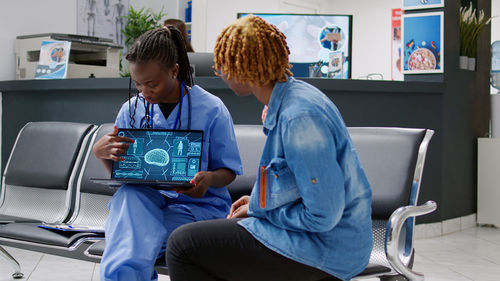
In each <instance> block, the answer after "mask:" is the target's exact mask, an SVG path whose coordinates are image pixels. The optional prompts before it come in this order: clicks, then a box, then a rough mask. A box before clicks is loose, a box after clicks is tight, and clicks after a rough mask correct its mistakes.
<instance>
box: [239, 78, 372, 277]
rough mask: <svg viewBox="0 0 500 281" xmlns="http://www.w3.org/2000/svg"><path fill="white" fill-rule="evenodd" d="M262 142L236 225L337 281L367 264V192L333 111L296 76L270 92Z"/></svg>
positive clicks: (369, 247) (369, 236)
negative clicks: (247, 198) (245, 203)
mask: <svg viewBox="0 0 500 281" xmlns="http://www.w3.org/2000/svg"><path fill="white" fill-rule="evenodd" d="M264 133H265V134H266V135H267V141H266V143H265V145H264V149H263V152H262V156H261V160H260V165H259V171H258V177H257V181H256V183H255V186H254V188H253V190H252V194H251V196H250V204H249V211H248V215H249V216H250V217H249V218H246V219H243V220H241V221H239V223H240V225H242V226H243V227H245V228H246V229H247V230H248V231H249V232H250V233H251V234H252V235H253V236H254V237H255V238H256V239H257V240H259V241H260V242H261V243H263V244H264V245H266V246H267V247H269V248H270V249H272V250H274V251H276V252H278V253H280V254H282V255H284V256H286V257H288V258H290V259H292V260H295V261H298V262H301V263H304V264H307V265H309V266H312V267H315V268H318V269H320V270H323V271H325V272H327V273H329V274H331V275H334V276H336V277H337V278H340V279H344V280H346V279H350V278H352V277H353V276H355V275H356V274H358V273H360V272H361V271H362V270H363V269H364V268H365V267H366V265H367V264H368V260H369V258H370V253H371V250H372V244H373V242H372V224H371V189H370V187H369V184H368V181H367V179H366V176H365V173H364V171H363V168H362V167H361V164H360V162H359V159H358V155H357V152H356V150H355V148H354V146H353V144H352V141H351V139H350V137H349V134H348V132H347V129H346V126H345V124H344V121H343V120H342V117H341V116H340V113H339V111H338V109H337V108H336V106H335V105H334V104H333V103H332V101H330V99H329V98H328V97H326V96H325V95H324V94H323V93H322V92H320V91H319V90H318V89H316V88H315V87H313V86H311V85H309V84H307V83H305V82H303V81H299V80H295V79H294V78H293V77H288V79H287V81H286V82H283V83H277V84H276V85H275V86H274V89H273V92H272V94H271V99H270V101H269V109H268V112H267V117H266V120H265V122H264Z"/></svg>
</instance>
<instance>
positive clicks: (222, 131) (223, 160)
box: [208, 106, 243, 175]
mask: <svg viewBox="0 0 500 281" xmlns="http://www.w3.org/2000/svg"><path fill="white" fill-rule="evenodd" d="M209 159H210V160H209V164H208V169H209V170H210V171H213V170H216V169H219V168H226V169H229V170H231V171H233V172H234V173H235V174H236V175H241V174H242V173H243V169H242V165H241V159H240V153H239V150H238V144H237V143H236V136H235V135H234V126H233V119H232V118H231V114H229V111H228V110H227V109H226V107H225V106H222V107H221V110H220V112H219V113H218V114H217V116H216V118H215V120H214V122H213V124H212V126H211V129H210V152H209Z"/></svg>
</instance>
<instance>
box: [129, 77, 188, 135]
mask: <svg viewBox="0 0 500 281" xmlns="http://www.w3.org/2000/svg"><path fill="white" fill-rule="evenodd" d="M184 88H185V89H186V95H187V97H188V126H187V129H188V130H191V95H190V91H189V89H188V87H187V86H186V84H185V83H184V82H181V95H180V98H179V100H180V101H179V110H178V111H177V116H176V118H175V123H174V126H173V128H172V129H173V130H180V128H181V115H182V101H183V100H184ZM141 99H142V102H143V103H144V108H145V109H146V114H145V115H144V117H143V118H142V119H141V122H140V123H139V124H141V128H148V129H152V128H153V116H154V104H152V103H149V102H148V101H146V99H144V97H141ZM136 106H137V105H136ZM165 118H168V116H166V117H165ZM143 124H144V125H143Z"/></svg>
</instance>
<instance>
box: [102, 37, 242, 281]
mask: <svg viewBox="0 0 500 281" xmlns="http://www.w3.org/2000/svg"><path fill="white" fill-rule="evenodd" d="M126 58H127V60H128V61H129V63H130V64H129V67H130V76H131V79H132V80H133V81H134V83H135V85H136V88H137V90H138V94H137V95H136V96H134V97H132V98H130V99H129V100H128V101H127V102H125V103H124V104H123V105H122V107H121V109H120V112H119V113H118V116H117V118H116V122H115V124H116V126H115V129H114V131H113V132H111V133H109V134H107V135H105V136H104V137H102V138H101V139H100V140H99V141H98V142H97V143H96V144H95V145H94V147H93V151H94V154H95V156H96V157H97V158H99V159H101V162H102V163H103V165H104V166H105V167H106V168H107V169H108V170H109V171H111V164H112V161H121V160H123V159H122V158H121V157H120V156H119V155H121V154H125V151H126V150H127V148H128V145H129V144H130V143H132V140H130V139H128V138H125V137H121V136H118V135H117V128H155V129H183V130H203V131H204V140H203V148H202V162H201V169H200V172H198V173H197V174H196V175H195V176H194V178H193V181H192V184H193V187H192V188H190V189H188V190H182V191H181V190H179V191H177V192H175V191H158V190H156V189H154V188H152V187H149V186H132V185H123V186H122V187H120V188H119V189H118V190H117V191H116V192H115V194H114V196H113V198H112V199H111V202H110V203H109V216H108V219H107V221H106V226H105V231H106V248H105V251H104V255H103V258H102V261H101V267H100V268H101V280H102V281H104V280H155V279H157V273H156V272H155V270H154V264H155V261H156V259H157V258H159V257H161V256H163V255H164V253H165V243H166V241H167V239H168V237H169V235H170V233H172V231H173V230H174V229H175V228H177V227H178V226H180V225H183V224H186V223H188V222H195V221H200V220H207V219H216V218H222V217H225V216H226V215H227V214H228V212H229V208H230V205H231V199H230V196H229V192H228V191H227V188H225V186H227V185H228V184H229V183H231V182H232V181H233V180H234V178H235V175H237V174H241V172H242V169H241V160H240V157H239V153H238V147H237V144H236V139H235V135H234V129H233V121H232V119H231V115H230V114H229V112H228V110H227V108H226V107H225V106H224V104H223V103H222V101H221V100H220V99H219V98H217V97H215V96H214V95H212V94H210V93H208V92H207V91H205V90H203V89H202V88H200V87H198V86H193V83H192V73H191V67H190V64H189V59H188V57H187V53H186V45H185V43H184V40H183V37H182V34H181V33H180V32H179V31H178V30H177V29H176V28H175V27H167V28H158V29H155V30H151V31H148V32H146V33H144V34H143V35H142V36H141V37H140V38H139V39H137V41H136V42H135V43H134V44H133V46H132V47H131V48H130V52H129V53H128V54H127V56H126Z"/></svg>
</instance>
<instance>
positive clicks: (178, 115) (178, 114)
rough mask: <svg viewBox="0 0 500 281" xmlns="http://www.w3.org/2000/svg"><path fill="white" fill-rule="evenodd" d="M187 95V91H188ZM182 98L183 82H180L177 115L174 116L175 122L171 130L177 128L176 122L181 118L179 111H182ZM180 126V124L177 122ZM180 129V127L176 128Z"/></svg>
mask: <svg viewBox="0 0 500 281" xmlns="http://www.w3.org/2000/svg"><path fill="white" fill-rule="evenodd" d="M188 95H189V93H188ZM183 98H184V83H182V82H181V97H180V101H179V110H178V111H177V117H176V118H175V123H174V127H173V128H172V129H173V130H175V129H177V124H179V121H180V120H181V111H182V100H183ZM179 127H180V124H179ZM178 129H180V128H178Z"/></svg>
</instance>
